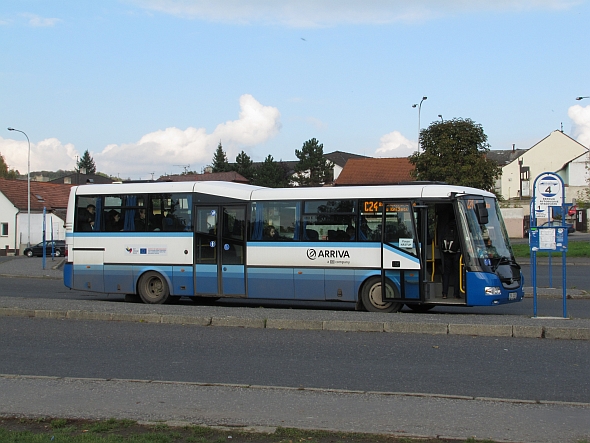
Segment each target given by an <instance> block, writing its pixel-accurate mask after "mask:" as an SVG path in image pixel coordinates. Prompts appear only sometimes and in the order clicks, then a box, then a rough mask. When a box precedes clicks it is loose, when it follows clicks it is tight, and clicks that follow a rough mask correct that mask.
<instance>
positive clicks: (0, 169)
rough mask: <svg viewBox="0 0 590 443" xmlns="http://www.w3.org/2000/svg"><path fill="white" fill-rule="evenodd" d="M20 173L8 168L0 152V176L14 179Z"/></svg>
mask: <svg viewBox="0 0 590 443" xmlns="http://www.w3.org/2000/svg"><path fill="white" fill-rule="evenodd" d="M19 175H20V174H19V173H18V171H17V170H15V169H8V165H7V164H6V161H5V160H4V156H3V155H2V154H0V177H1V178H6V179H8V180H16V178H17V177H18V176H19Z"/></svg>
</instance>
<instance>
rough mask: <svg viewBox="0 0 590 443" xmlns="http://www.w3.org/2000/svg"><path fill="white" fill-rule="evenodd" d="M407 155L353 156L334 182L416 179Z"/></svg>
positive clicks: (359, 183) (388, 182)
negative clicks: (385, 156) (392, 156)
mask: <svg viewBox="0 0 590 443" xmlns="http://www.w3.org/2000/svg"><path fill="white" fill-rule="evenodd" d="M413 169H414V165H412V164H411V163H410V161H409V160H408V159H407V157H395V158H351V159H349V160H348V161H347V162H346V164H345V165H344V168H343V169H342V172H340V175H339V176H338V178H337V179H336V181H335V182H334V185H336V186H362V185H398V184H400V183H404V182H410V181H414V180H415V178H413V177H412V176H411V174H410V172H411V171H412V170H413Z"/></svg>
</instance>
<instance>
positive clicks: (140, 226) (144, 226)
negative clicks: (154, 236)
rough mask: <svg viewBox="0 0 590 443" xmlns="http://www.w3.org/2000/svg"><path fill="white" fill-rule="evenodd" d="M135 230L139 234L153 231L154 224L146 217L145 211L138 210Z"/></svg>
mask: <svg viewBox="0 0 590 443" xmlns="http://www.w3.org/2000/svg"><path fill="white" fill-rule="evenodd" d="M134 221H135V230H136V231H138V232H143V231H146V230H147V231H151V230H152V223H151V222H150V221H149V220H148V219H147V217H146V216H145V209H138V210H137V216H136V217H135V220H134Z"/></svg>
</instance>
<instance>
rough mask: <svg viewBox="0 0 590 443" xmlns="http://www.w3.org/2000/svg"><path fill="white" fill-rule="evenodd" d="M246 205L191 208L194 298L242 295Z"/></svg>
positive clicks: (243, 292)
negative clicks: (192, 219)
mask: <svg viewBox="0 0 590 443" xmlns="http://www.w3.org/2000/svg"><path fill="white" fill-rule="evenodd" d="M245 236H246V206H244V205H225V206H217V205H206V206H205V205H204V206H196V207H195V248H194V250H195V257H194V260H195V272H194V275H195V295H198V296H217V297H223V296H232V297H244V296H245V295H246V284H245V281H246V278H245V274H244V265H245V262H246V260H245V244H246V241H245Z"/></svg>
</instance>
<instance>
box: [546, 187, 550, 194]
mask: <svg viewBox="0 0 590 443" xmlns="http://www.w3.org/2000/svg"><path fill="white" fill-rule="evenodd" d="M545 192H546V193H547V194H551V186H547V189H545Z"/></svg>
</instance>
